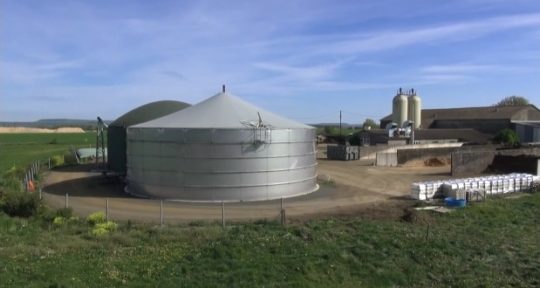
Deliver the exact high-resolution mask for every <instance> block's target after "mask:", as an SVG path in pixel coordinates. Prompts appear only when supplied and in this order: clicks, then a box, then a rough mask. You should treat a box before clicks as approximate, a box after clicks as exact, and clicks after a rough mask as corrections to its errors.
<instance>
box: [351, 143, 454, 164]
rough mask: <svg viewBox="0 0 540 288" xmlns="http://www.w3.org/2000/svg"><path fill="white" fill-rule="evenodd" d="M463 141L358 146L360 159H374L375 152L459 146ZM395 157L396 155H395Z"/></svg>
mask: <svg viewBox="0 0 540 288" xmlns="http://www.w3.org/2000/svg"><path fill="white" fill-rule="evenodd" d="M462 145H463V143H428V144H414V145H399V146H389V145H376V146H368V147H360V159H362V160H366V159H369V160H375V159H376V157H377V153H379V152H383V153H396V154H397V151H398V150H401V149H411V150H414V149H430V148H451V147H461V146H462ZM396 159H397V155H396Z"/></svg>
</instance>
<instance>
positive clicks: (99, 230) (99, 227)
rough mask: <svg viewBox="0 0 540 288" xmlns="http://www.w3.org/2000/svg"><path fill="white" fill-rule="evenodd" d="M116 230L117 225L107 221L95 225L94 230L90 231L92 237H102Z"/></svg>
mask: <svg viewBox="0 0 540 288" xmlns="http://www.w3.org/2000/svg"><path fill="white" fill-rule="evenodd" d="M116 229H118V224H116V223H114V222H113V221H107V222H104V223H97V224H96V226H95V227H94V229H92V234H93V235H94V236H102V235H105V234H107V233H109V232H114V231H116Z"/></svg>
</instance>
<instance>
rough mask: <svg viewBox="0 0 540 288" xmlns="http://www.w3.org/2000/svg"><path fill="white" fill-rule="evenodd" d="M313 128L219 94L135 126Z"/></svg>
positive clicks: (234, 97) (231, 96) (233, 97)
mask: <svg viewBox="0 0 540 288" xmlns="http://www.w3.org/2000/svg"><path fill="white" fill-rule="evenodd" d="M259 114H260V117H261V120H262V123H263V124H264V125H266V126H268V127H271V128H278V129H279V128H303V129H309V128H313V127H311V126H308V125H305V124H302V123H299V122H296V121H293V120H290V119H287V118H284V117H281V116H278V115H276V114H274V113H271V112H268V111H265V110H263V109H261V108H258V107H255V106H253V105H252V104H250V103H247V102H245V101H244V100H242V99H240V98H238V97H236V96H233V95H231V94H229V93H218V94H216V95H214V96H213V97H211V98H208V99H206V100H204V101H202V102H200V103H198V104H196V105H193V106H191V107H188V108H186V109H184V110H181V111H178V112H175V113H172V114H169V115H166V116H163V117H161V118H157V119H154V120H151V121H148V122H145V123H141V124H138V125H134V126H132V127H137V128H224V129H227V128H250V127H254V126H256V125H258V122H259Z"/></svg>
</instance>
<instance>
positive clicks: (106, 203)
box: [105, 198, 109, 221]
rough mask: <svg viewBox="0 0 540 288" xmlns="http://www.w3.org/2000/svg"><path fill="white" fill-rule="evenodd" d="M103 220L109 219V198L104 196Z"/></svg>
mask: <svg viewBox="0 0 540 288" xmlns="http://www.w3.org/2000/svg"><path fill="white" fill-rule="evenodd" d="M105 220H107V221H109V198H105Z"/></svg>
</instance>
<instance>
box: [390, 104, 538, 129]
mask: <svg viewBox="0 0 540 288" xmlns="http://www.w3.org/2000/svg"><path fill="white" fill-rule="evenodd" d="M466 119H467V120H480V119H484V120H487V119H508V120H540V111H539V110H538V108H536V107H535V106H534V105H524V106H487V107H463V108H446V109H423V110H422V127H430V126H431V124H432V123H433V122H434V121H437V120H466ZM391 120H392V115H388V116H386V117H384V118H382V119H381V122H382V121H391Z"/></svg>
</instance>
